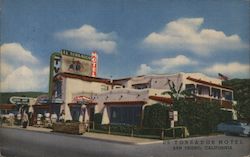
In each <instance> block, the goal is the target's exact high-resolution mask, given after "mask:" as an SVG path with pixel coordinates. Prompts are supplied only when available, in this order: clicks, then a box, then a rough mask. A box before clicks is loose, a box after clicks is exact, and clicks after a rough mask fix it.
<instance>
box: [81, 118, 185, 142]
mask: <svg viewBox="0 0 250 157" xmlns="http://www.w3.org/2000/svg"><path fill="white" fill-rule="evenodd" d="M86 126H87V131H88V132H99V133H106V134H115V135H123V136H131V137H146V138H156V139H162V140H164V139H166V138H185V137H187V136H189V133H188V130H187V128H186V127H184V126H177V127H173V128H167V129H166V128H145V127H136V126H130V125H125V124H104V125H102V124H95V123H94V122H89V123H88V124H86Z"/></svg>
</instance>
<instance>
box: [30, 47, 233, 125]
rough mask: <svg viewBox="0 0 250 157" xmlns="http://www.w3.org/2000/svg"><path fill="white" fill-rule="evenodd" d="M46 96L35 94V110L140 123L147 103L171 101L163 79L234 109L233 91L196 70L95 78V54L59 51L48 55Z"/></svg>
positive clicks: (199, 97)
mask: <svg viewBox="0 0 250 157" xmlns="http://www.w3.org/2000/svg"><path fill="white" fill-rule="evenodd" d="M50 61H51V62H50V85H49V96H47V97H46V96H41V97H40V98H37V103H36V104H35V105H34V110H35V113H39V112H40V111H39V110H41V109H47V111H48V112H51V113H56V114H58V116H59V114H60V113H61V114H62V113H64V114H65V119H64V120H65V121H66V120H74V121H80V122H91V121H93V119H94V114H95V113H102V124H113V123H116V124H117V123H120V124H131V125H138V126H139V125H141V124H142V119H143V112H144V109H145V107H146V106H149V105H153V104H155V103H164V104H172V99H171V97H170V96H169V95H167V94H162V93H163V92H165V91H170V87H169V85H168V81H169V80H171V81H173V82H174V83H175V85H176V86H177V87H179V86H180V85H181V84H182V90H185V89H197V90H196V91H193V94H195V95H196V97H195V98H196V99H197V100H207V101H215V102H218V103H219V104H220V105H221V108H222V109H223V110H227V111H229V112H232V113H233V118H234V119H236V112H235V111H234V110H233V105H235V104H236V103H235V101H234V99H233V89H231V88H230V87H226V86H223V85H222V81H221V80H220V79H217V78H211V77H208V76H206V75H204V74H201V73H182V72H180V73H177V74H172V75H144V76H135V77H128V78H121V79H115V80H111V79H107V78H100V77H97V75H96V74H97V71H98V56H97V53H96V52H93V53H92V54H91V55H89V56H88V55H83V54H80V53H77V52H72V51H68V50H62V51H61V52H56V53H53V54H52V56H51V60H50Z"/></svg>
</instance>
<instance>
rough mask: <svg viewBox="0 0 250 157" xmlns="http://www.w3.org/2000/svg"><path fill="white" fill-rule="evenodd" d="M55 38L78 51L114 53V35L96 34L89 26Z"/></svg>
mask: <svg viewBox="0 0 250 157" xmlns="http://www.w3.org/2000/svg"><path fill="white" fill-rule="evenodd" d="M56 37H57V38H59V39H61V40H63V41H65V42H67V43H69V44H71V45H73V46H75V47H77V48H80V49H92V50H100V51H103V52H104V53H114V51H115V50H116V46H117V44H116V41H115V38H116V35H115V33H113V32H111V33H102V32H98V31H97V30H96V29H95V28H94V27H93V26H91V25H83V26H81V27H80V28H78V29H70V30H66V31H63V32H59V33H56Z"/></svg>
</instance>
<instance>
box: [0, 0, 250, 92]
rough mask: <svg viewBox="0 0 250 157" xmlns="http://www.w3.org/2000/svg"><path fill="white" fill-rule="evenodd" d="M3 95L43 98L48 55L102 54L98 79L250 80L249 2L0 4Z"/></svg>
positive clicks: (48, 0)
mask: <svg viewBox="0 0 250 157" xmlns="http://www.w3.org/2000/svg"><path fill="white" fill-rule="evenodd" d="M0 2H1V77H0V81H1V91H31V90H32V91H47V87H48V71H49V56H50V54H51V53H52V52H58V51H60V50H61V49H69V50H72V51H77V52H81V53H87V54H89V53H90V52H91V51H93V50H96V51H97V52H98V54H99V73H98V76H99V77H110V76H112V77H114V78H120V77H127V76H135V75H142V74H171V73H176V72H181V71H182V72H202V73H205V74H207V75H209V76H217V73H218V72H220V73H223V74H225V75H227V76H229V78H249V77H250V68H249V60H250V56H249V55H250V52H249V51H250V49H249V42H250V37H249V34H250V17H249V16H250V14H249V12H250V1H249V0H219V1H215V0H203V1H200V0H189V1H186V0H179V1H176V0H155V1H151V0H73V1H72V0H43V1H40V0H22V1H20V0H9V1H7V0H1V1H0Z"/></svg>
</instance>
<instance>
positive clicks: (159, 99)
mask: <svg viewBox="0 0 250 157" xmlns="http://www.w3.org/2000/svg"><path fill="white" fill-rule="evenodd" d="M149 99H152V100H155V101H160V102H163V103H167V104H172V103H173V100H172V99H171V98H166V97H160V96H149Z"/></svg>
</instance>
